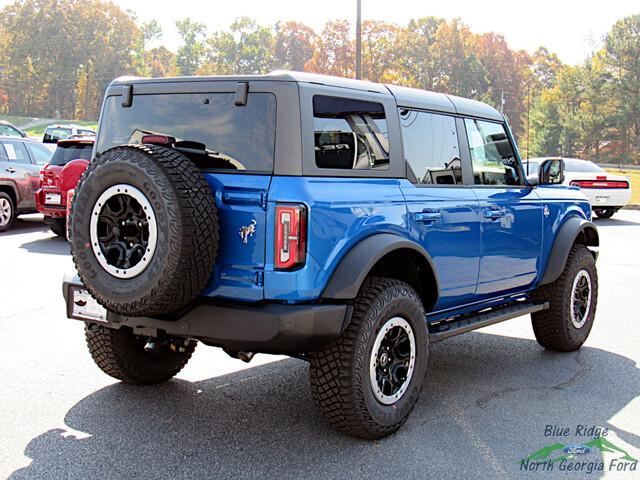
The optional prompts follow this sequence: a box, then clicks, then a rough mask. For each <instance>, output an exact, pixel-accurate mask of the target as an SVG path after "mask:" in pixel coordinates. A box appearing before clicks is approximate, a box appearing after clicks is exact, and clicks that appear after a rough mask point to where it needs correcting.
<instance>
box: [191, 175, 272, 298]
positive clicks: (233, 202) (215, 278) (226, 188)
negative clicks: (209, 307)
mask: <svg viewBox="0 0 640 480" xmlns="http://www.w3.org/2000/svg"><path fill="white" fill-rule="evenodd" d="M205 178H206V180H207V182H208V183H209V185H210V186H211V189H212V190H213V191H214V192H215V198H216V206H217V207H218V215H219V221H220V243H219V249H218V259H217V261H216V265H215V268H214V271H213V274H212V276H211V279H210V281H209V284H208V285H207V287H206V288H205V290H204V291H203V292H202V294H203V295H207V296H216V297H227V298H233V299H243V300H249V301H258V300H262V299H263V298H264V264H265V248H266V223H267V211H266V207H267V193H268V190H269V184H270V182H271V176H269V175H238V174H223V173H206V174H205Z"/></svg>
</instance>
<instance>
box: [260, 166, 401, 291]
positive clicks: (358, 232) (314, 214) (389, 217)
mask: <svg viewBox="0 0 640 480" xmlns="http://www.w3.org/2000/svg"><path fill="white" fill-rule="evenodd" d="M284 202H292V203H300V202H302V203H304V204H305V205H306V206H307V208H308V209H309V217H308V240H307V252H308V253H307V262H306V264H305V266H304V267H302V268H301V269H299V270H296V271H293V272H282V271H276V270H274V256H275V252H274V245H275V241H274V225H273V219H274V218H275V206H276V203H284ZM267 217H268V222H269V227H268V228H267V239H266V240H267V244H266V245H267V250H266V265H265V298H267V299H272V300H287V301H290V302H296V301H305V300H313V299H316V298H318V297H319V296H320V294H321V293H322V291H323V290H324V288H325V286H326V284H327V282H328V280H329V278H330V276H331V274H332V273H333V271H334V270H335V269H336V267H337V266H338V264H339V262H340V260H341V259H342V258H343V257H344V255H345V254H346V253H347V252H348V251H349V250H351V248H353V247H354V246H355V245H356V244H357V243H359V242H360V241H361V240H362V239H364V238H366V237H368V236H370V235H373V234H376V233H385V232H386V233H395V234H398V235H400V236H402V237H405V238H406V237H407V234H406V232H407V224H406V222H407V210H406V205H405V200H404V197H403V195H402V192H401V191H400V187H399V182H398V180H397V179H374V178H371V179H365V178H333V177H274V178H273V181H272V183H271V188H270V190H269V202H268V207H267ZM372 253H373V252H372Z"/></svg>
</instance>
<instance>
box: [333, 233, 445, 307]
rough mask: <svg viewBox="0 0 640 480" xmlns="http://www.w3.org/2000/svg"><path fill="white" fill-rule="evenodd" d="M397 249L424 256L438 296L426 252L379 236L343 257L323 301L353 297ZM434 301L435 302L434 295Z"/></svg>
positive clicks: (388, 236)
mask: <svg viewBox="0 0 640 480" xmlns="http://www.w3.org/2000/svg"><path fill="white" fill-rule="evenodd" d="M400 249H411V250H414V251H416V252H418V253H419V254H420V255H422V257H424V259H425V260H426V261H427V263H428V264H429V267H430V268H431V271H432V272H433V276H434V278H435V283H436V293H437V294H438V293H439V292H440V290H439V284H438V276H437V273H436V269H435V266H434V263H433V260H432V259H431V257H430V256H429V254H428V253H427V252H426V250H425V249H424V248H422V246H420V245H418V244H417V243H415V242H412V241H410V240H407V239H405V238H403V237H400V236H398V235H394V234H391V233H379V234H376V235H372V236H370V237H367V238H365V239H364V240H362V241H361V242H360V243H359V244H357V245H356V246H355V247H353V248H352V249H351V250H350V251H349V252H348V253H347V254H346V255H345V256H344V258H343V259H342V261H341V262H340V264H339V265H338V268H336V270H335V271H334V272H333V275H331V279H330V280H329V283H328V284H327V286H326V287H325V289H324V291H323V292H322V298H325V299H335V300H348V299H353V298H355V297H356V295H358V291H359V290H360V286H361V285H362V282H364V279H365V278H366V276H367V275H368V274H369V272H370V271H371V269H372V268H373V266H374V265H375V264H376V263H377V262H378V260H380V259H381V258H382V257H384V256H385V255H386V254H388V253H390V252H392V251H394V250H400ZM435 300H436V301H437V296H436V299H435Z"/></svg>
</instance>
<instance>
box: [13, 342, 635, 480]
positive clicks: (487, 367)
mask: <svg viewBox="0 0 640 480" xmlns="http://www.w3.org/2000/svg"><path fill="white" fill-rule="evenodd" d="M639 394H640V370H639V369H638V368H637V366H636V364H635V362H633V361H632V360H630V359H628V358H625V357H623V356H620V355H616V354H613V353H610V352H607V351H604V350H600V349H596V348H583V349H582V350H581V351H580V352H578V353H570V354H557V353H551V352H546V351H544V350H543V349H541V348H540V347H539V346H538V345H537V343H536V342H535V341H533V340H527V339H518V338H510V337H501V336H496V335H491V334H485V333H471V334H468V335H465V336H462V337H459V338H456V339H452V340H450V341H448V342H444V343H442V344H438V345H434V347H433V348H432V352H431V358H430V366H429V369H428V374H427V379H426V385H425V388H424V390H423V392H422V396H421V399H420V400H419V402H418V404H417V405H416V408H415V409H414V412H413V414H412V416H411V417H410V419H409V420H408V422H407V423H406V424H405V425H404V427H403V428H402V429H401V430H400V431H399V432H398V433H397V434H395V435H393V436H391V437H388V438H385V439H383V440H380V441H377V442H368V441H362V440H356V439H352V438H349V437H346V436H343V435H340V434H338V433H335V432H334V431H333V430H331V429H330V428H329V427H327V426H326V424H325V423H324V421H323V420H322V419H321V418H320V417H319V415H318V414H317V413H316V412H315V410H314V408H313V405H312V400H311V395H310V392H309V387H308V367H307V365H306V364H305V363H304V362H302V361H300V360H293V359H289V360H283V361H280V362H275V363H272V364H268V365H264V366H259V367H255V368H252V369H248V370H244V371H241V372H237V373H233V374H229V375H225V376H221V377H215V378H211V379H207V380H204V381H199V382H194V383H191V382H187V381H184V380H173V381H171V382H168V383H166V384H164V385H161V386H156V387H131V386H127V385H124V384H119V383H116V384H113V385H110V386H108V387H105V388H103V389H101V390H99V391H96V392H95V393H92V394H91V395H89V396H87V397H86V398H84V399H82V400H80V401H79V402H78V403H77V404H75V405H74V406H73V407H72V408H71V409H70V410H69V411H68V412H67V414H66V416H65V424H66V425H67V426H68V427H69V428H70V429H73V430H75V431H77V432H81V434H75V435H74V434H73V432H71V433H70V432H67V431H64V430H61V429H52V430H49V431H47V432H45V433H43V434H42V435H39V436H38V437H36V438H34V439H33V440H32V441H31V442H30V443H29V444H28V446H27V447H26V450H25V455H26V456H28V457H30V458H32V459H33V461H32V463H31V464H30V465H29V466H28V467H25V468H23V469H20V470H17V471H16V472H14V473H13V474H12V475H11V477H10V478H12V479H14V480H17V479H26V478H78V479H80V478H82V479H85V478H133V477H135V478H159V477H171V478H204V477H207V478H210V477H214V476H215V477H219V478H230V477H233V478H249V477H250V478H258V477H266V478H279V479H280V478H322V479H326V478H368V477H375V478H428V477H435V478H466V477H467V476H472V475H473V476H474V477H476V478H515V477H519V476H521V475H522V473H523V472H522V471H521V470H520V468H521V467H520V461H521V459H523V458H525V457H527V456H529V455H531V454H532V453H534V452H536V451H538V450H540V449H541V448H542V447H544V446H547V445H549V444H552V443H554V442H560V443H563V444H572V443H573V444H575V443H583V442H586V441H588V440H589V439H588V438H577V439H576V438H575V437H574V436H571V437H568V438H551V437H545V436H544V430H545V427H546V425H557V426H562V427H569V428H570V429H572V430H575V428H576V426H577V425H589V426H591V425H595V426H600V427H607V428H609V429H610V432H609V434H608V436H607V437H606V438H607V439H608V440H609V441H611V442H612V443H614V444H615V445H617V446H619V447H620V448H623V449H625V450H627V451H629V453H630V454H631V455H633V453H631V452H632V451H633V450H630V449H629V446H631V447H633V448H635V449H638V448H640V438H639V437H638V436H636V435H634V434H632V433H629V432H625V431H624V430H620V429H618V428H616V427H614V426H613V425H611V424H610V423H609V422H610V419H611V418H612V417H613V416H614V415H617V414H620V412H621V411H622V410H624V409H625V407H627V405H628V404H629V403H630V402H631V401H632V400H633V399H634V398H635V397H637V396H638V395H639ZM625 414H626V415H629V413H625ZM637 457H638V455H636V458H637ZM598 459H600V460H601V459H602V455H601V453H600V452H599V451H598V450H597V449H594V450H593V451H592V452H591V453H590V454H589V457H588V458H587V456H585V457H584V460H589V461H592V460H598ZM606 465H607V466H605V472H604V473H606V468H608V464H606ZM556 468H557V467H556ZM598 475H601V473H600V472H595V473H594V475H593V477H591V476H590V478H597V477H598Z"/></svg>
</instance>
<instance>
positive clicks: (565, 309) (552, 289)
mask: <svg viewBox="0 0 640 480" xmlns="http://www.w3.org/2000/svg"><path fill="white" fill-rule="evenodd" d="M581 270H586V271H587V272H588V274H589V276H590V278H591V289H592V297H591V305H590V311H589V313H588V315H587V319H586V321H585V323H584V325H582V326H581V327H580V328H576V326H575V325H574V324H573V322H572V319H571V302H572V301H573V300H572V287H573V281H574V279H575V278H576V275H578V273H579V272H580V271H581ZM533 300H534V301H536V302H538V303H543V302H549V304H550V306H549V308H548V309H547V310H541V311H539V312H535V313H532V314H531V323H532V325H533V332H534V334H535V336H536V340H537V341H538V343H539V344H540V345H542V346H543V347H544V348H546V349H548V350H555V351H558V352H572V351H575V350H577V349H579V348H580V347H581V346H582V344H583V343H584V342H585V341H586V340H587V338H588V336H589V332H590V331H591V327H592V326H593V320H594V317H595V314H596V307H597V303H598V271H597V269H596V262H595V259H594V257H593V255H592V254H591V252H590V251H589V250H588V249H587V247H586V246H584V245H579V244H577V245H574V246H573V248H572V249H571V252H569V258H567V263H566V265H565V267H564V270H563V272H562V274H561V275H560V277H559V278H558V279H557V280H556V281H555V282H553V283H550V284H548V285H544V286H542V287H539V288H538V289H537V290H536V291H535V292H534V293H533Z"/></svg>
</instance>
